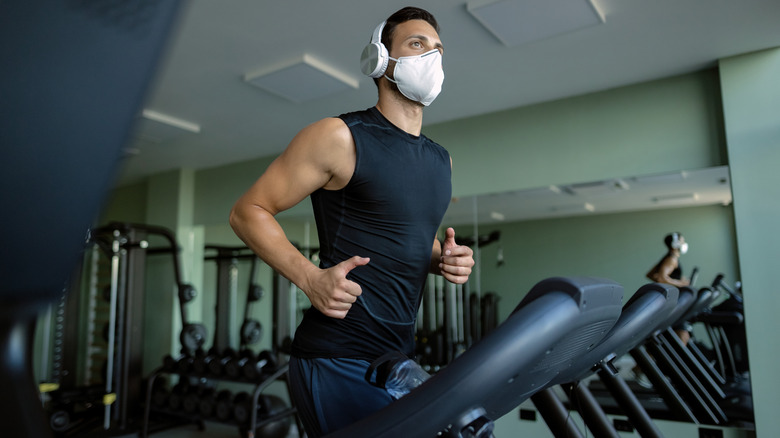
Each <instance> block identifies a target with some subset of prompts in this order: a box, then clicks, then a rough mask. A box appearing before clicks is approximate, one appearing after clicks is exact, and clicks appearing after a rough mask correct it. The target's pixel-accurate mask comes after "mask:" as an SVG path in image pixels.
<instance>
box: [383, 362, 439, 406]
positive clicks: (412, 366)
mask: <svg viewBox="0 0 780 438" xmlns="http://www.w3.org/2000/svg"><path fill="white" fill-rule="evenodd" d="M429 377H431V376H430V375H429V374H428V373H426V372H425V370H423V369H422V368H421V367H420V365H418V364H417V362H415V361H413V360H411V359H406V360H402V361H399V362H396V363H395V365H394V366H393V367H392V368H391V369H390V373H389V374H388V376H387V381H385V389H386V390H387V392H388V393H389V394H390V395H391V396H393V398H395V399H396V400H398V399H399V398H401V397H403V396H405V395H406V394H409V391H411V390H413V389H414V388H417V387H418V386H420V385H422V383H423V382H425V381H426V380H428V378H429Z"/></svg>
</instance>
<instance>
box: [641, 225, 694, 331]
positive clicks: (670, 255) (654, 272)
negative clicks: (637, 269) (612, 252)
mask: <svg viewBox="0 0 780 438" xmlns="http://www.w3.org/2000/svg"><path fill="white" fill-rule="evenodd" d="M664 244H665V245H666V250H667V251H666V255H664V256H663V258H661V260H660V261H659V262H658V263H656V265H655V266H653V269H651V270H650V272H648V273H647V278H649V279H650V280H652V281H654V282H656V283H665V284H671V285H672V286H677V287H684V286H689V285H690V280H688V279H687V278H685V277H683V275H682V268H681V267H680V254H685V253H686V252H688V244H687V243H686V242H685V237H683V236H682V234H680V233H679V232H674V233H671V234H668V235H667V236H666V237H664ZM674 331H675V332H676V333H677V336H678V337H679V338H680V340H681V341H682V343H683V345H687V344H688V341H689V340H690V338H691V325H690V324H689V323H688V322H683V323H681V324H679V325H677V326H675V327H674Z"/></svg>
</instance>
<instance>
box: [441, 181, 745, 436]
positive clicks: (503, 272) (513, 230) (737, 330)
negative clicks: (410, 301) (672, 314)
mask: <svg viewBox="0 0 780 438" xmlns="http://www.w3.org/2000/svg"><path fill="white" fill-rule="evenodd" d="M731 202H732V195H731V189H730V178H729V169H728V167H727V166H720V167H712V168H706V169H697V170H684V171H677V172H668V173H663V174H653V175H640V176H626V177H623V178H611V179H606V180H600V181H592V182H584V183H570V184H559V185H550V186H546V187H541V188H535V189H526V190H517V191H512V192H506V193H496V194H484V195H477V196H470V197H462V198H459V199H453V201H452V203H451V205H450V208H449V210H448V211H447V213H446V215H445V218H444V225H445V226H454V227H455V228H456V238H457V236H458V234H459V235H460V236H461V238H462V241H463V242H470V243H471V246H472V248H473V249H474V250H475V260H476V262H477V265H476V266H475V268H474V274H472V278H471V279H470V281H469V288H470V290H472V291H477V292H478V293H481V294H482V295H486V294H490V293H494V292H495V293H498V295H499V296H500V298H501V303H502V305H501V308H500V310H499V311H500V318H499V319H500V320H503V319H505V318H506V317H507V316H508V314H509V313H510V312H511V310H512V308H513V304H516V303H517V302H519V300H520V299H522V297H523V295H524V294H525V293H526V292H527V291H528V290H530V288H531V287H532V286H533V285H534V284H535V283H536V282H538V281H540V280H542V279H544V278H548V277H551V276H573V275H575V276H576V275H586V276H594V277H604V278H610V279H613V280H615V281H617V282H618V283H619V284H621V285H623V286H624V298H625V300H626V301H628V299H629V298H630V297H632V296H633V295H634V294H635V292H636V291H638V290H640V289H641V287H642V286H643V285H645V284H647V283H650V280H648V279H647V278H646V277H645V273H646V272H647V271H648V269H649V268H650V267H651V266H653V265H654V264H656V263H657V262H658V260H659V259H660V258H661V257H662V256H663V255H664V254H665V253H666V252H667V247H666V246H665V244H664V237H665V236H666V235H667V234H668V233H672V232H681V233H682V234H683V235H685V238H686V241H687V242H688V243H689V244H690V247H691V250H690V251H689V252H688V253H687V254H685V255H682V256H681V257H680V260H681V262H680V264H681V266H680V267H681V268H683V266H682V265H685V266H684V270H683V272H684V276H686V277H690V276H691V274H692V272H693V270H694V268H699V269H698V270H699V281H698V284H694V285H692V287H691V288H690V290H691V291H692V293H693V294H695V296H697V297H698V298H699V299H701V300H703V299H705V298H707V299H712V301H709V302H707V303H701V302H699V305H701V306H702V308H703V309H705V310H704V311H701V312H700V313H698V315H699V316H698V317H692V318H691V319H690V321H691V322H693V324H692V336H691V337H690V340H687V342H686V343H684V344H683V343H682V341H681V338H680V337H679V336H678V335H677V334H675V332H674V331H673V330H672V329H673V328H674V326H673V325H672V326H669V330H664V331H662V332H661V333H659V334H658V336H657V338H656V339H654V340H649V341H647V342H650V343H652V345H653V347H652V348H655V349H656V350H654V351H655V352H654V353H652V354H650V355H649V356H648V357H643V358H642V357H638V356H637V357H634V356H633V354H631V355H621V356H619V357H617V358H616V360H615V361H614V362H615V363H614V365H615V366H616V367H617V369H618V370H619V371H620V372H621V374H622V375H623V376H624V377H625V378H626V380H627V381H628V383H629V386H630V388H631V389H632V390H633V391H634V392H635V394H636V395H637V397H638V398H639V399H640V402H641V403H642V405H643V407H645V408H646V409H647V410H648V411H649V412H650V414H651V415H652V416H653V417H654V418H662V419H668V420H678V421H687V422H694V423H703V424H717V425H725V426H737V427H744V428H750V427H751V423H752V418H753V412H752V403H751V394H750V386H749V384H748V375H749V368H748V364H747V354H746V351H745V348H746V342H745V339H744V333H745V332H744V324H743V321H744V320H743V316H742V312H741V293H740V291H739V289H738V288H737V283H738V280H739V274H738V266H737V256H736V244H735V240H736V237H735V234H734V222H733V221H734V218H733V210H732V208H731ZM491 236H493V237H495V236H499V237H498V239H491ZM478 242H479V243H481V242H490V244H485V245H480V244H479V243H478ZM720 273H725V278H726V283H725V284H724V282H723V278H724V277H721V276H720ZM713 279H714V280H713ZM716 283H717V285H716ZM729 289H731V291H729ZM705 290H708V291H712V292H716V293H715V294H709V295H708V294H707V293H703V292H702V291H705ZM712 315H716V316H717V317H714V318H709V319H708V318H706V317H705V316H712ZM678 328H679V327H678ZM642 336H644V335H642ZM642 345H647V346H648V347H647V348H648V349H649V348H651V347H650V344H642ZM666 347H668V348H673V349H675V350H676V351H675V353H674V354H675V355H676V357H677V358H679V360H682V361H686V365H685V366H686V367H688V368H689V369H690V370H692V372H694V373H698V374H691V375H672V374H673V373H674V372H673V371H669V370H671V368H667V369H666V371H665V372H664V375H663V376H660V377H659V376H657V375H656V376H652V375H650V374H651V371H650V370H649V369H650V368H651V367H650V365H648V364H640V363H639V362H640V361H641V360H644V359H648V360H651V361H656V360H658V358H659V357H661V355H662V354H663V353H662V348H666ZM689 353H690V356H692V357H688V356H689ZM670 356H672V355H670ZM694 364H696V365H694ZM665 366H671V365H669V364H665ZM646 367H648V368H646ZM646 369H647V371H646ZM680 369H682V367H680ZM654 382H655V383H654ZM664 382H672V388H671V390H672V391H677V392H678V395H679V397H680V399H679V400H680V401H681V403H682V404H681V405H678V408H676V409H671V408H668V407H666V406H665V405H664V402H665V401H666V399H664V402H660V400H661V399H662V398H663V397H661V396H659V393H660V391H661V390H660V389H659V386H660V385H661V384H663V383H664ZM685 382H688V383H691V382H693V385H694V386H696V387H697V388H698V389H696V390H695V391H696V392H698V393H684V390H682V389H681V388H682V387H683V386H684V385H685V384H686V383H685ZM587 385H588V387H589V389H590V390H591V392H593V394H594V395H595V396H596V397H597V400H598V401H599V403H601V404H602V407H603V408H604V409H605V410H606V411H607V413H619V407H618V406H617V404H616V402H615V401H614V397H613V395H612V394H610V392H609V388H607V387H606V386H605V383H602V382H601V381H599V379H597V378H593V379H588V381H587ZM681 391H683V392H682V393H680V392H681ZM653 400H655V402H654V401H653ZM669 403H671V402H669Z"/></svg>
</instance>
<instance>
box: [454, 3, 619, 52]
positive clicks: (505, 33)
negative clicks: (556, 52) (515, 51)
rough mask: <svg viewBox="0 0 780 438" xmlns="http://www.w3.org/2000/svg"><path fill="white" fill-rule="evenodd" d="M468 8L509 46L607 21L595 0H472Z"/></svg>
mask: <svg viewBox="0 0 780 438" xmlns="http://www.w3.org/2000/svg"><path fill="white" fill-rule="evenodd" d="M466 8H467V9H468V11H469V12H470V13H471V15H473V16H474V18H476V19H477V21H479V22H480V23H481V24H482V25H483V26H485V27H486V28H487V29H488V30H489V31H490V32H491V33H493V35H495V36H496V38H498V39H499V40H500V41H501V42H502V43H504V45H506V46H508V47H512V46H517V45H520V44H525V43H528V42H531V41H537V40H541V39H544V38H549V37H552V36H555V35H560V34H563V33H567V32H571V31H574V30H578V29H583V28H586V27H590V26H595V25H597V24H601V23H604V15H603V14H602V13H601V12H600V11H599V10H598V8H597V7H596V5H595V4H593V1H592V0H555V1H550V0H472V1H470V2H468V3H467V6H466Z"/></svg>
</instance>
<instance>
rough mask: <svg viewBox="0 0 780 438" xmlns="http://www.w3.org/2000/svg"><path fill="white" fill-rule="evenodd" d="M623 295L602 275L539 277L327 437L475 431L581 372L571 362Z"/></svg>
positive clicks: (612, 315) (605, 327)
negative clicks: (475, 336) (375, 408)
mask: <svg viewBox="0 0 780 438" xmlns="http://www.w3.org/2000/svg"><path fill="white" fill-rule="evenodd" d="M622 293H623V290H622V287H620V285H618V284H616V283H614V282H612V281H609V280H602V279H595V278H587V277H572V278H552V279H547V280H544V281H541V282H539V283H538V284H537V285H536V286H534V288H532V289H531V291H530V292H529V293H528V294H527V295H526V297H525V298H524V299H523V300H522V301H521V302H520V304H519V305H518V306H517V308H516V309H515V311H514V312H513V313H512V314H511V315H510V316H509V318H508V319H507V320H506V321H504V322H503V323H502V324H500V325H499V326H498V327H496V329H495V330H494V331H493V332H491V333H490V334H489V335H488V336H485V337H483V338H482V340H480V341H479V342H477V343H476V344H474V345H473V346H472V347H471V348H470V349H469V350H467V351H466V352H465V353H463V354H462V355H461V356H459V357H457V358H456V359H455V360H454V361H452V363H450V364H449V365H448V366H447V367H445V368H444V369H442V370H441V371H439V372H438V373H436V374H435V375H433V376H432V377H431V378H430V379H428V380H427V381H426V382H425V383H423V384H422V385H421V386H420V387H418V388H417V389H415V390H413V391H412V392H410V393H409V394H408V395H406V396H404V397H402V398H401V399H399V400H397V401H395V402H393V403H391V404H390V405H388V406H387V407H385V408H383V409H382V410H380V411H379V412H377V413H375V414H373V415H371V416H369V417H367V418H365V419H363V420H360V421H358V422H357V423H355V424H353V425H350V426H348V427H346V428H344V429H342V430H339V431H336V432H334V433H332V434H329V435H328V437H330V438H342V437H344V438H346V437H355V436H371V437H379V438H383V437H399V436H405V437H432V436H437V434H439V433H443V435H444V436H452V437H471V436H476V435H475V433H476V432H475V431H479V430H486V426H487V424H488V423H489V422H490V421H492V420H495V419H497V418H499V417H501V416H502V415H504V414H506V413H507V412H508V411H510V410H511V409H513V408H514V407H515V406H517V405H519V404H520V403H521V402H522V401H524V400H525V399H527V398H528V397H530V396H531V395H532V394H534V393H536V392H538V391H539V390H541V389H544V388H545V387H547V386H549V385H550V383H551V382H552V381H553V379H563V378H566V377H568V378H569V379H570V378H573V377H574V376H575V375H577V374H579V373H581V372H582V370H579V369H576V370H575V369H572V368H571V365H572V364H573V363H575V362H576V358H577V357H579V356H581V355H583V354H584V353H586V352H588V351H590V350H591V349H592V348H593V347H595V346H596V345H597V344H598V342H599V341H600V340H601V338H602V337H603V336H604V335H606V334H607V332H608V331H609V330H610V329H611V328H612V326H613V325H614V324H615V322H616V321H617V319H618V316H619V315H620V311H621V305H622ZM444 400H446V403H442V401H444Z"/></svg>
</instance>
